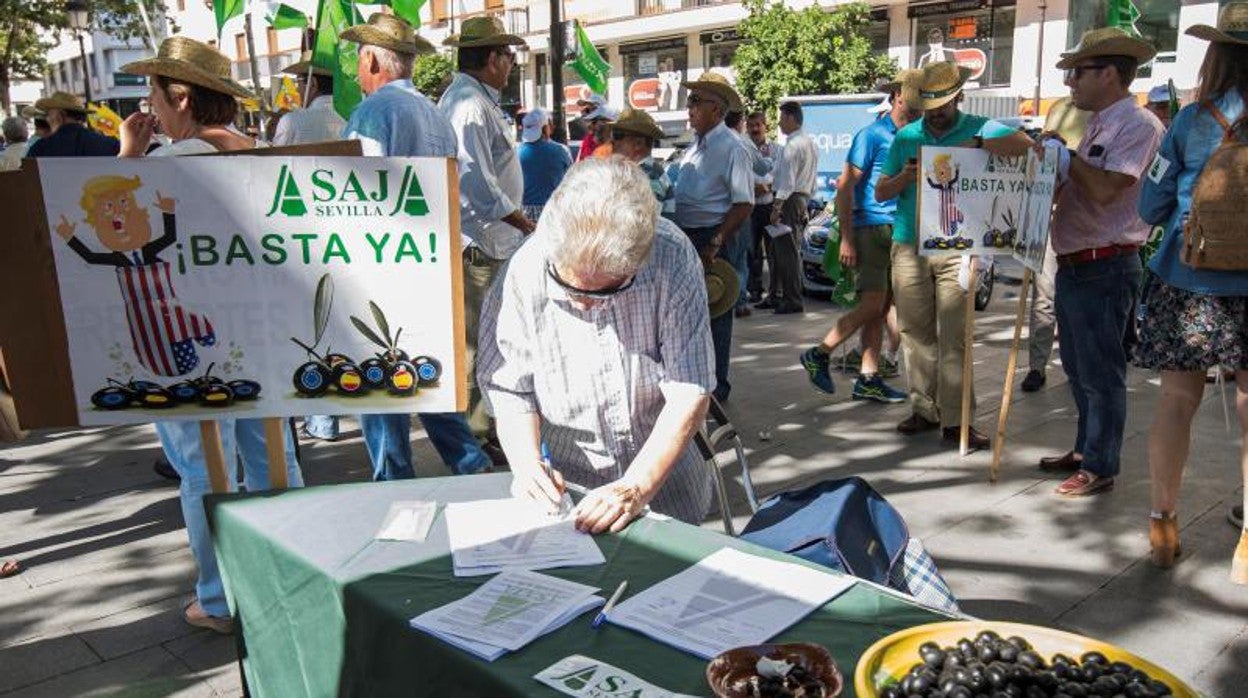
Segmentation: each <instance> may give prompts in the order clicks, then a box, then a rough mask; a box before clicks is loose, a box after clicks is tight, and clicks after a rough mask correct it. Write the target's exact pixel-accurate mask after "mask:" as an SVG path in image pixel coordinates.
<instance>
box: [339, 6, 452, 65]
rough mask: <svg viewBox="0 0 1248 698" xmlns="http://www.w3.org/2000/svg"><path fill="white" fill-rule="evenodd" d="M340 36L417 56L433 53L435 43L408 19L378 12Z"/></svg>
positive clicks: (348, 28)
mask: <svg viewBox="0 0 1248 698" xmlns="http://www.w3.org/2000/svg"><path fill="white" fill-rule="evenodd" d="M339 37H341V38H343V39H346V40H347V41H354V42H355V43H357V44H364V45H367V46H380V47H382V48H387V49H390V50H391V51H394V52H395V53H403V54H407V55H409V56H415V55H418V54H422V53H433V51H434V48H433V44H431V43H429V42H428V41H426V40H425V39H423V38H421V37H420V35H418V34H417V33H416V30H415V29H414V28H412V25H410V24H408V23H407V22H406V21H404V20H402V19H400V18H398V17H395V16H394V15H387V14H382V13H380V12H378V13H377V14H374V15H373V16H372V17H369V18H368V21H367V22H365V23H364V24H356V25H354V26H351V27H347V28H346V29H344V30H342V34H340V35H339Z"/></svg>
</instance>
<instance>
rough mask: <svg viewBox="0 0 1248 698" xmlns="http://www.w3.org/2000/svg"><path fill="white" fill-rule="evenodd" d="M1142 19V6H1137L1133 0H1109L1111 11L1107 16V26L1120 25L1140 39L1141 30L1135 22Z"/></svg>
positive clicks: (1119, 26)
mask: <svg viewBox="0 0 1248 698" xmlns="http://www.w3.org/2000/svg"><path fill="white" fill-rule="evenodd" d="M1139 19H1140V8H1138V7H1136V6H1135V3H1134V2H1132V1H1131V0H1109V12H1108V16H1107V17H1106V18H1105V24H1106V26H1110V27H1118V28H1119V29H1121V30H1123V31H1125V32H1126V33H1128V34H1130V35H1131V36H1134V37H1135V38H1137V39H1139V38H1141V36H1140V30H1139V29H1136V28H1135V23H1136V21H1138V20H1139Z"/></svg>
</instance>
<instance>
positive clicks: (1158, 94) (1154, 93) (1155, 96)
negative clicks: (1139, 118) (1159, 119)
mask: <svg viewBox="0 0 1248 698" xmlns="http://www.w3.org/2000/svg"><path fill="white" fill-rule="evenodd" d="M1148 101H1149V103H1150V104H1155V103H1157V102H1169V101H1170V88H1169V87H1168V86H1166V85H1154V86H1153V89H1151V90H1149V91H1148Z"/></svg>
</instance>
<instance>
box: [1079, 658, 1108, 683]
mask: <svg viewBox="0 0 1248 698" xmlns="http://www.w3.org/2000/svg"><path fill="white" fill-rule="evenodd" d="M1104 674H1105V667H1104V666H1102V665H1100V664H1095V663H1091V662H1089V663H1085V664H1084V665H1083V675H1084V676H1085V677H1087V678H1086V679H1084V681H1085V683H1093V682H1095V681H1096V680H1097V679H1099V678H1101V676H1103V675H1104Z"/></svg>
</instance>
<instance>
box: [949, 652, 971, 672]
mask: <svg viewBox="0 0 1248 698" xmlns="http://www.w3.org/2000/svg"><path fill="white" fill-rule="evenodd" d="M960 666H966V662H965V661H963V660H962V655H961V654H959V653H958V652H956V651H955V652H949V653H947V654H946V655H945V668H946V669H956V668H958V667H960Z"/></svg>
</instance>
